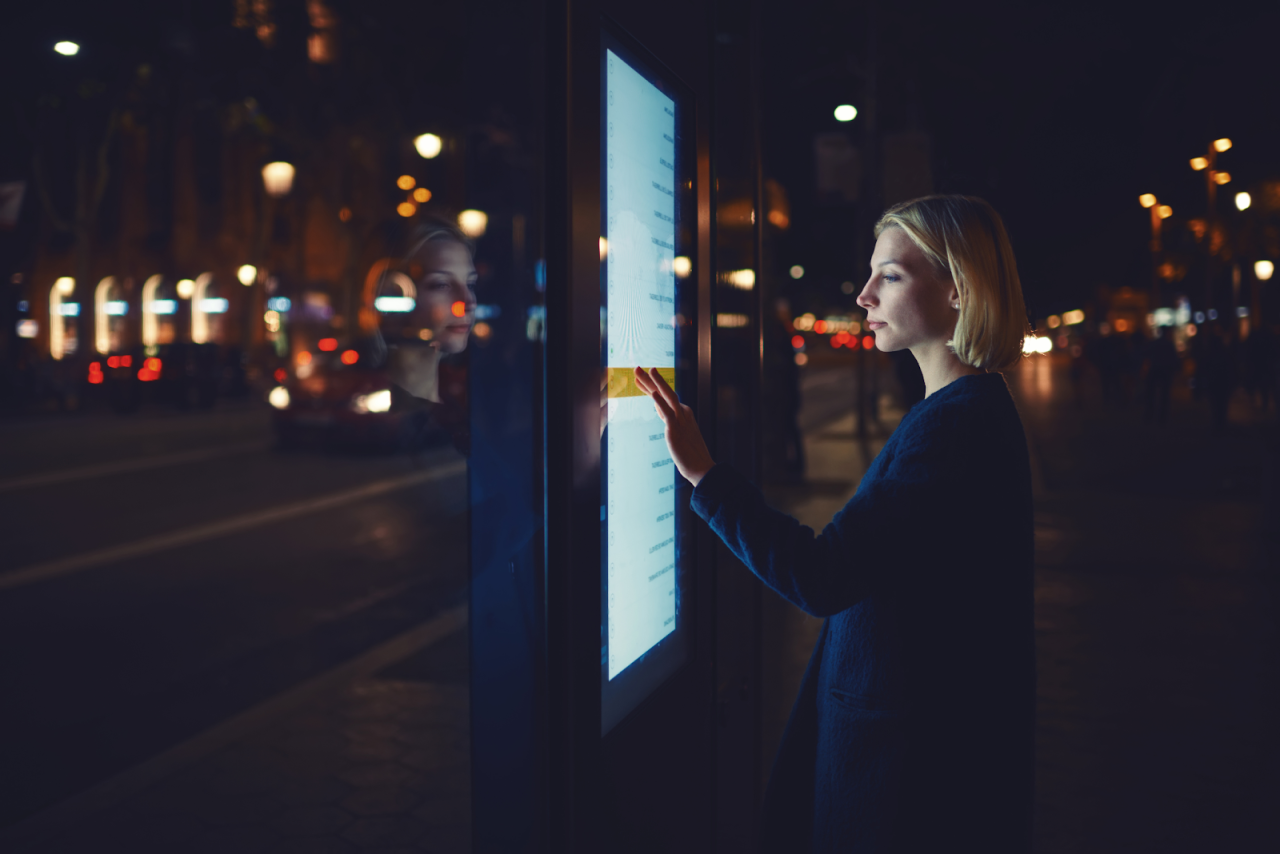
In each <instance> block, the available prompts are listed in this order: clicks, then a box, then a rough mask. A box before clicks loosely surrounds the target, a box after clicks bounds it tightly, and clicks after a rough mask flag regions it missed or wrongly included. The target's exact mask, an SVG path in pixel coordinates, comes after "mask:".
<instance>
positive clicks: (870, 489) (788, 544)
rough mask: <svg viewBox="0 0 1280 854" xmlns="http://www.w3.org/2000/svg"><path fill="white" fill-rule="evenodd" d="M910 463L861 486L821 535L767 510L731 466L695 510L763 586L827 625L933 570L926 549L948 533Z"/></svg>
mask: <svg viewBox="0 0 1280 854" xmlns="http://www.w3.org/2000/svg"><path fill="white" fill-rule="evenodd" d="M900 463H907V464H908V465H905V466H904V465H901V464H900ZM909 463H910V461H909V460H902V459H901V458H895V459H894V460H893V461H892V462H891V463H890V464H889V467H888V469H889V470H888V471H886V472H884V473H883V474H882V475H881V476H880V477H878V478H875V479H874V480H870V481H864V482H863V483H862V484H860V485H859V487H858V491H857V494H855V495H854V496H853V498H851V499H850V500H849V503H848V504H846V505H845V506H844V508H843V509H841V510H840V512H839V513H837V514H836V515H835V518H833V519H832V520H831V522H830V523H828V524H827V526H826V527H825V528H823V529H822V532H821V533H815V532H814V530H813V529H812V528H810V527H808V526H807V525H802V524H800V522H798V521H796V520H795V519H793V518H792V517H790V516H788V515H787V514H785V513H782V512H780V511H778V510H775V509H773V508H772V507H770V506H769V505H768V504H767V503H766V502H765V500H764V496H763V495H761V494H760V490H759V489H757V488H756V487H755V486H754V485H753V484H752V483H751V482H750V481H748V480H747V479H746V478H745V477H743V476H742V475H741V474H740V473H738V472H737V471H736V470H734V469H732V468H730V467H728V466H723V465H718V466H716V467H715V468H713V469H712V470H711V471H710V472H708V474H707V476H706V477H705V478H703V480H702V482H701V483H700V484H699V485H698V487H697V488H696V489H695V490H694V493H693V502H692V506H693V510H694V512H695V513H697V514H698V515H699V516H701V517H702V518H703V519H705V520H706V521H707V523H708V524H709V525H710V526H711V529H712V530H713V531H715V532H716V534H717V535H718V536H719V537H720V539H721V540H723V541H724V543H725V545H726V546H728V547H729V550H730V551H732V552H733V553H734V555H736V556H737V557H738V559H739V560H741V561H742V562H743V563H744V564H746V565H747V567H748V568H749V569H750V570H751V571H752V572H753V573H755V574H756V575H757V576H759V578H760V580H761V581H763V582H764V583H765V584H767V585H768V586H769V587H771V588H772V589H773V590H774V591H776V592H777V593H778V594H780V595H781V596H783V597H784V598H785V599H787V600H788V601H790V602H791V603H792V604H794V605H796V606H797V607H798V608H800V609H801V610H803V611H805V612H806V613H808V614H812V615H813V616H816V617H826V616H830V615H831V614H836V613H839V612H840V611H843V610H844V609H846V608H848V607H849V606H851V605H854V604H856V603H857V602H859V601H860V600H862V599H864V598H866V597H867V596H869V595H871V594H872V593H876V592H879V591H882V590H884V589H886V588H887V587H889V586H890V585H892V586H900V585H902V584H905V583H908V582H909V581H910V579H908V578H907V576H908V575H909V574H914V573H916V572H918V571H920V569H921V568H922V566H924V565H926V564H927V563H928V562H929V560H930V559H929V558H927V557H926V551H927V548H928V546H929V545H930V544H931V543H933V542H935V541H936V540H937V539H938V538H939V536H940V535H941V534H942V532H941V531H940V530H939V528H940V527H945V526H944V525H940V524H939V521H940V520H939V515H940V514H939V512H938V508H936V507H931V506H930V504H932V503H934V502H931V501H929V500H928V499H929V496H930V494H931V493H934V492H936V491H937V489H936V487H933V488H930V487H928V486H926V484H925V483H924V482H923V480H922V479H920V478H918V477H915V476H913V475H912V473H911V472H910V471H909V469H910V465H909ZM913 520H914V523H913Z"/></svg>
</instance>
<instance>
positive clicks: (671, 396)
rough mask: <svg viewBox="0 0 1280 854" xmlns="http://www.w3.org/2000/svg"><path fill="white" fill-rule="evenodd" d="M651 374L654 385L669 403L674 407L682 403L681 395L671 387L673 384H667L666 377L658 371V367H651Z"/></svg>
mask: <svg viewBox="0 0 1280 854" xmlns="http://www.w3.org/2000/svg"><path fill="white" fill-rule="evenodd" d="M649 376H650V377H652V378H653V386H654V388H655V389H656V390H657V392H658V394H659V395H661V396H662V397H663V398H664V399H665V400H666V402H667V404H668V405H669V406H670V407H671V408H672V409H675V408H676V407H677V406H679V405H680V397H679V396H678V395H677V394H676V393H675V390H674V389H673V388H671V386H669V385H667V381H666V379H665V378H664V377H663V376H662V374H660V373H658V369H657V368H650V369H649Z"/></svg>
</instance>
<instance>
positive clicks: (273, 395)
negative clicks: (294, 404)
mask: <svg viewBox="0 0 1280 854" xmlns="http://www.w3.org/2000/svg"><path fill="white" fill-rule="evenodd" d="M267 403H269V404H271V405H272V406H274V407H275V408H276V409H288V408H289V389H287V388H285V387H284V386H282V385H278V386H276V387H275V388H273V389H271V392H270V393H269V394H268V395H267Z"/></svg>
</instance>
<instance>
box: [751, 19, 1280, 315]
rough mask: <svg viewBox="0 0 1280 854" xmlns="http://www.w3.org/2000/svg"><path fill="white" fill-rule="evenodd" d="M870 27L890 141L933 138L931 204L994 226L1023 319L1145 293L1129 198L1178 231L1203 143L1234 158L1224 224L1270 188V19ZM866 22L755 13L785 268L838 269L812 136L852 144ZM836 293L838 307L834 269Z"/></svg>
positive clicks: (1194, 197) (1226, 162)
mask: <svg viewBox="0 0 1280 854" xmlns="http://www.w3.org/2000/svg"><path fill="white" fill-rule="evenodd" d="M1264 9H1266V10H1268V11H1263V10H1264ZM877 14H878V15H879V22H878V27H877V32H878V34H879V36H878V44H877V50H878V53H879V62H878V68H879V86H878V91H879V101H880V105H881V130H882V131H894V130H899V129H913V130H924V131H927V132H928V133H930V135H931V137H932V147H933V169H934V181H935V187H936V189H937V190H938V191H943V192H963V193H971V194H975V195H981V196H983V197H985V198H987V199H988V200H989V201H990V202H992V204H994V205H995V206H996V208H997V210H999V211H1000V212H1001V214H1002V216H1003V217H1004V219H1005V223H1006V225H1007V227H1008V229H1009V231H1010V234H1011V237H1012V239H1013V242H1014V250H1015V252H1016V253H1017V255H1018V259H1019V268H1020V272H1021V274H1022V279H1023V288H1024V291H1025V292H1026V294H1027V297H1028V303H1029V307H1030V309H1031V311H1032V314H1033V315H1037V316H1043V315H1044V314H1047V313H1049V312H1051V311H1060V310H1063V309H1067V308H1074V307H1078V304H1079V303H1081V302H1082V301H1083V300H1084V299H1085V297H1086V296H1087V295H1088V294H1090V293H1092V292H1093V290H1094V288H1095V286H1096V285H1097V284H1099V283H1107V284H1109V285H1111V286H1113V287H1118V286H1120V285H1124V284H1134V285H1139V286H1141V285H1143V284H1145V283H1146V282H1147V281H1149V276H1150V272H1149V270H1150V266H1149V264H1150V261H1149V257H1150V256H1149V255H1148V254H1147V247H1146V242H1147V240H1148V238H1149V220H1148V215H1147V212H1146V211H1144V210H1143V209H1142V208H1141V207H1140V206H1139V205H1138V201H1137V199H1138V196H1139V194H1141V193H1144V192H1152V193H1155V194H1156V195H1157V196H1159V198H1160V201H1161V203H1165V204H1169V205H1171V206H1172V207H1173V208H1174V212H1175V219H1174V220H1173V221H1172V222H1178V221H1180V220H1182V219H1184V218H1185V217H1189V216H1200V215H1202V214H1203V211H1204V207H1205V192H1204V180H1203V175H1202V174H1197V173H1195V172H1193V171H1192V170H1191V168H1190V166H1189V165H1188V160H1189V159H1190V158H1191V157H1194V156H1196V155H1200V154H1203V153H1204V151H1205V148H1206V147H1207V145H1208V143H1209V141H1210V140H1212V139H1215V138H1218V137H1222V136H1226V137H1229V138H1231V139H1232V140H1233V142H1234V143H1235V147H1234V148H1232V150H1231V151H1229V152H1227V153H1226V154H1224V155H1222V158H1221V160H1220V161H1219V168H1221V169H1225V170H1228V171H1230V172H1231V174H1232V176H1233V182H1232V183H1231V184H1229V185H1228V186H1226V187H1224V188H1223V190H1226V191H1229V192H1223V193H1220V198H1219V202H1220V208H1219V209H1220V210H1221V211H1223V212H1227V211H1231V212H1234V207H1232V206H1231V197H1233V196H1234V193H1235V192H1236V191H1237V190H1240V189H1246V188H1248V186H1249V185H1252V184H1256V183H1257V182H1258V181H1260V180H1264V179H1274V178H1280V97H1277V92H1278V90H1280V6H1277V4H1274V3H1231V4H1209V3H1200V4H1198V5H1191V4H1185V5H1180V6H1175V5H1173V4H1168V3H1162V4H1152V3H1147V4H1143V5H1142V6H1141V7H1139V5H1138V4H1132V3H1120V2H1113V3H1109V4H1092V3H1091V4H1081V3H1072V4H1035V3H1023V4H1017V5H1006V6H996V5H992V4H973V3H954V2H952V3H902V4H881V5H880V6H879V7H878V10H877ZM866 22H867V11H866V6H864V5H862V4H850V3H843V2H822V0H816V2H801V3H787V4H783V3H775V2H766V3H765V12H764V27H763V33H764V40H763V45H762V50H763V54H764V79H765V83H764V85H765V104H764V111H765V113H764V121H765V125H764V139H765V150H766V160H765V170H766V174H768V175H771V176H773V177H776V178H777V179H778V180H780V181H781V182H782V183H783V184H784V185H785V186H786V188H787V190H788V192H789V194H790V196H791V200H792V204H793V208H794V216H793V221H794V223H795V225H794V226H793V228H792V229H791V232H790V233H789V234H788V235H786V237H785V239H784V240H783V241H780V244H779V252H778V258H777V262H778V264H779V265H780V266H785V265H789V264H791V263H802V264H805V263H809V264H814V263H817V264H818V266H819V267H822V266H828V267H829V266H830V263H829V262H828V263H827V264H824V263H823V262H821V261H820V260H819V259H821V258H823V257H826V256H828V255H829V253H830V243H831V241H832V234H831V232H830V231H829V230H825V229H823V227H822V222H823V220H824V218H825V219H827V220H829V219H830V218H831V216H832V214H831V213H829V212H826V211H823V210H822V209H818V208H815V206H814V204H813V200H812V189H811V188H812V184H813V177H812V175H813V171H812V170H813V167H812V162H813V161H812V154H811V152H812V137H813V133H815V132H817V131H821V130H834V129H837V128H840V127H847V128H849V129H850V131H851V133H852V134H853V135H854V137H855V139H857V138H858V134H859V131H858V130H856V129H854V126H856V125H858V123H859V121H860V120H861V117H860V118H859V119H857V120H855V121H854V122H852V123H851V124H850V125H848V126H841V125H839V123H837V122H836V121H835V120H834V118H833V117H832V109H833V108H834V106H835V105H837V104H839V103H853V104H855V105H859V104H862V103H864V102H865V88H864V82H863V78H862V77H861V76H860V75H859V74H857V73H854V72H851V71H850V69H855V70H857V69H859V68H860V67H861V66H862V65H863V64H865V62H866V56H867V44H868V39H867V23H866ZM848 240H849V241H851V240H852V238H851V237H850V238H848ZM819 244H820V245H819ZM846 254H850V255H851V253H846ZM845 275H847V276H850V277H852V276H853V273H852V271H850V272H849V273H846V274H845ZM827 279H828V280H830V282H829V284H826V285H825V286H824V290H823V293H824V294H830V295H831V301H832V302H833V303H838V302H839V300H840V299H841V296H840V294H839V291H838V289H836V288H837V287H838V282H839V274H838V273H836V272H835V271H834V270H830V271H829V273H828V276H827ZM863 279H865V273H862V274H861V276H860V277H859V278H856V281H857V282H858V284H861V281H862V280H863ZM815 284H817V283H815ZM844 299H845V301H847V302H848V304H849V306H850V307H851V306H852V299H851V298H844ZM808 307H809V308H812V309H818V308H822V306H818V305H811V306H808Z"/></svg>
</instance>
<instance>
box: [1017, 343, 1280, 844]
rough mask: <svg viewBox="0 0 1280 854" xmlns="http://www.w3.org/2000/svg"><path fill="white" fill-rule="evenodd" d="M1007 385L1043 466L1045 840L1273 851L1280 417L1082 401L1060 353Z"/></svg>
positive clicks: (1039, 515) (1041, 786)
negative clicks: (1220, 426) (1162, 411)
mask: <svg viewBox="0 0 1280 854" xmlns="http://www.w3.org/2000/svg"><path fill="white" fill-rule="evenodd" d="M1010 385H1011V387H1012V388H1013V390H1014V393H1015V396H1016V397H1017V398H1018V400H1019V405H1020V408H1021V410H1022V414H1023V419H1024V422H1025V423H1026V425H1027V429H1028V435H1029V438H1030V441H1031V444H1032V448H1033V450H1034V451H1035V456H1036V459H1037V461H1038V462H1039V464H1040V470H1041V478H1040V486H1041V489H1040V490H1039V492H1038V494H1037V496H1036V547H1037V548H1036V554H1037V560H1036V564H1037V566H1036V630H1037V643H1038V658H1039V718H1038V719H1039V728H1038V744H1037V752H1038V774H1037V815H1036V850H1037V851H1039V852H1045V854H1057V852H1064V854H1065V852H1078V851H1090V852H1117V854H1119V852H1133V851H1160V852H1164V854H1168V852H1184V851H1185V852H1204V851H1262V850H1275V849H1276V848H1277V847H1278V846H1280V826H1278V825H1280V823H1278V822H1277V821H1276V818H1275V806H1276V804H1280V733H1278V730H1277V727H1276V725H1275V722H1276V720H1277V717H1276V709H1277V708H1280V630H1278V628H1280V623H1278V620H1277V605H1278V604H1280V595H1278V594H1280V584H1278V582H1280V571H1278V567H1280V538H1278V537H1277V534H1278V533H1280V525H1277V522H1276V520H1277V519H1280V505H1278V504H1277V484H1278V483H1280V478H1278V477H1277V447H1278V443H1277V439H1278V438H1280V432H1278V424H1277V419H1276V414H1275V413H1270V414H1266V415H1263V414H1260V413H1257V412H1255V411H1253V410H1252V409H1251V408H1250V407H1249V405H1248V402H1247V401H1246V399H1245V397H1244V395H1243V394H1239V395H1238V396H1237V397H1236V398H1235V399H1234V400H1233V401H1232V408H1231V414H1230V423H1229V424H1228V427H1227V429H1226V431H1225V432H1224V433H1222V434H1219V435H1215V434H1214V433H1213V432H1212V430H1211V423H1210V418H1209V414H1208V410H1207V405H1206V404H1204V403H1203V402H1202V401H1197V400H1195V399H1194V398H1193V397H1192V395H1191V394H1190V390H1189V389H1188V388H1187V387H1186V386H1180V387H1178V388H1176V389H1175V393H1174V397H1173V406H1172V408H1171V412H1170V417H1169V420H1168V422H1166V423H1163V424H1158V423H1151V422H1147V421H1144V420H1143V418H1142V411H1141V406H1140V404H1139V402H1137V401H1135V402H1133V403H1132V404H1131V405H1130V406H1128V407H1105V406H1103V405H1102V403H1101V400H1100V396H1099V395H1097V394H1096V393H1094V390H1093V389H1091V388H1088V387H1086V391H1087V393H1086V396H1085V399H1084V402H1083V405H1079V406H1078V405H1077V404H1076V402H1075V399H1074V396H1073V395H1072V394H1071V392H1070V385H1069V380H1068V379H1067V376H1066V366H1065V365H1062V364H1058V363H1057V362H1055V361H1051V360H1049V359H1036V360H1033V362H1032V363H1031V364H1028V365H1025V366H1024V367H1023V368H1022V369H1020V370H1019V371H1018V373H1017V374H1015V375H1013V376H1011V377H1010Z"/></svg>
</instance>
